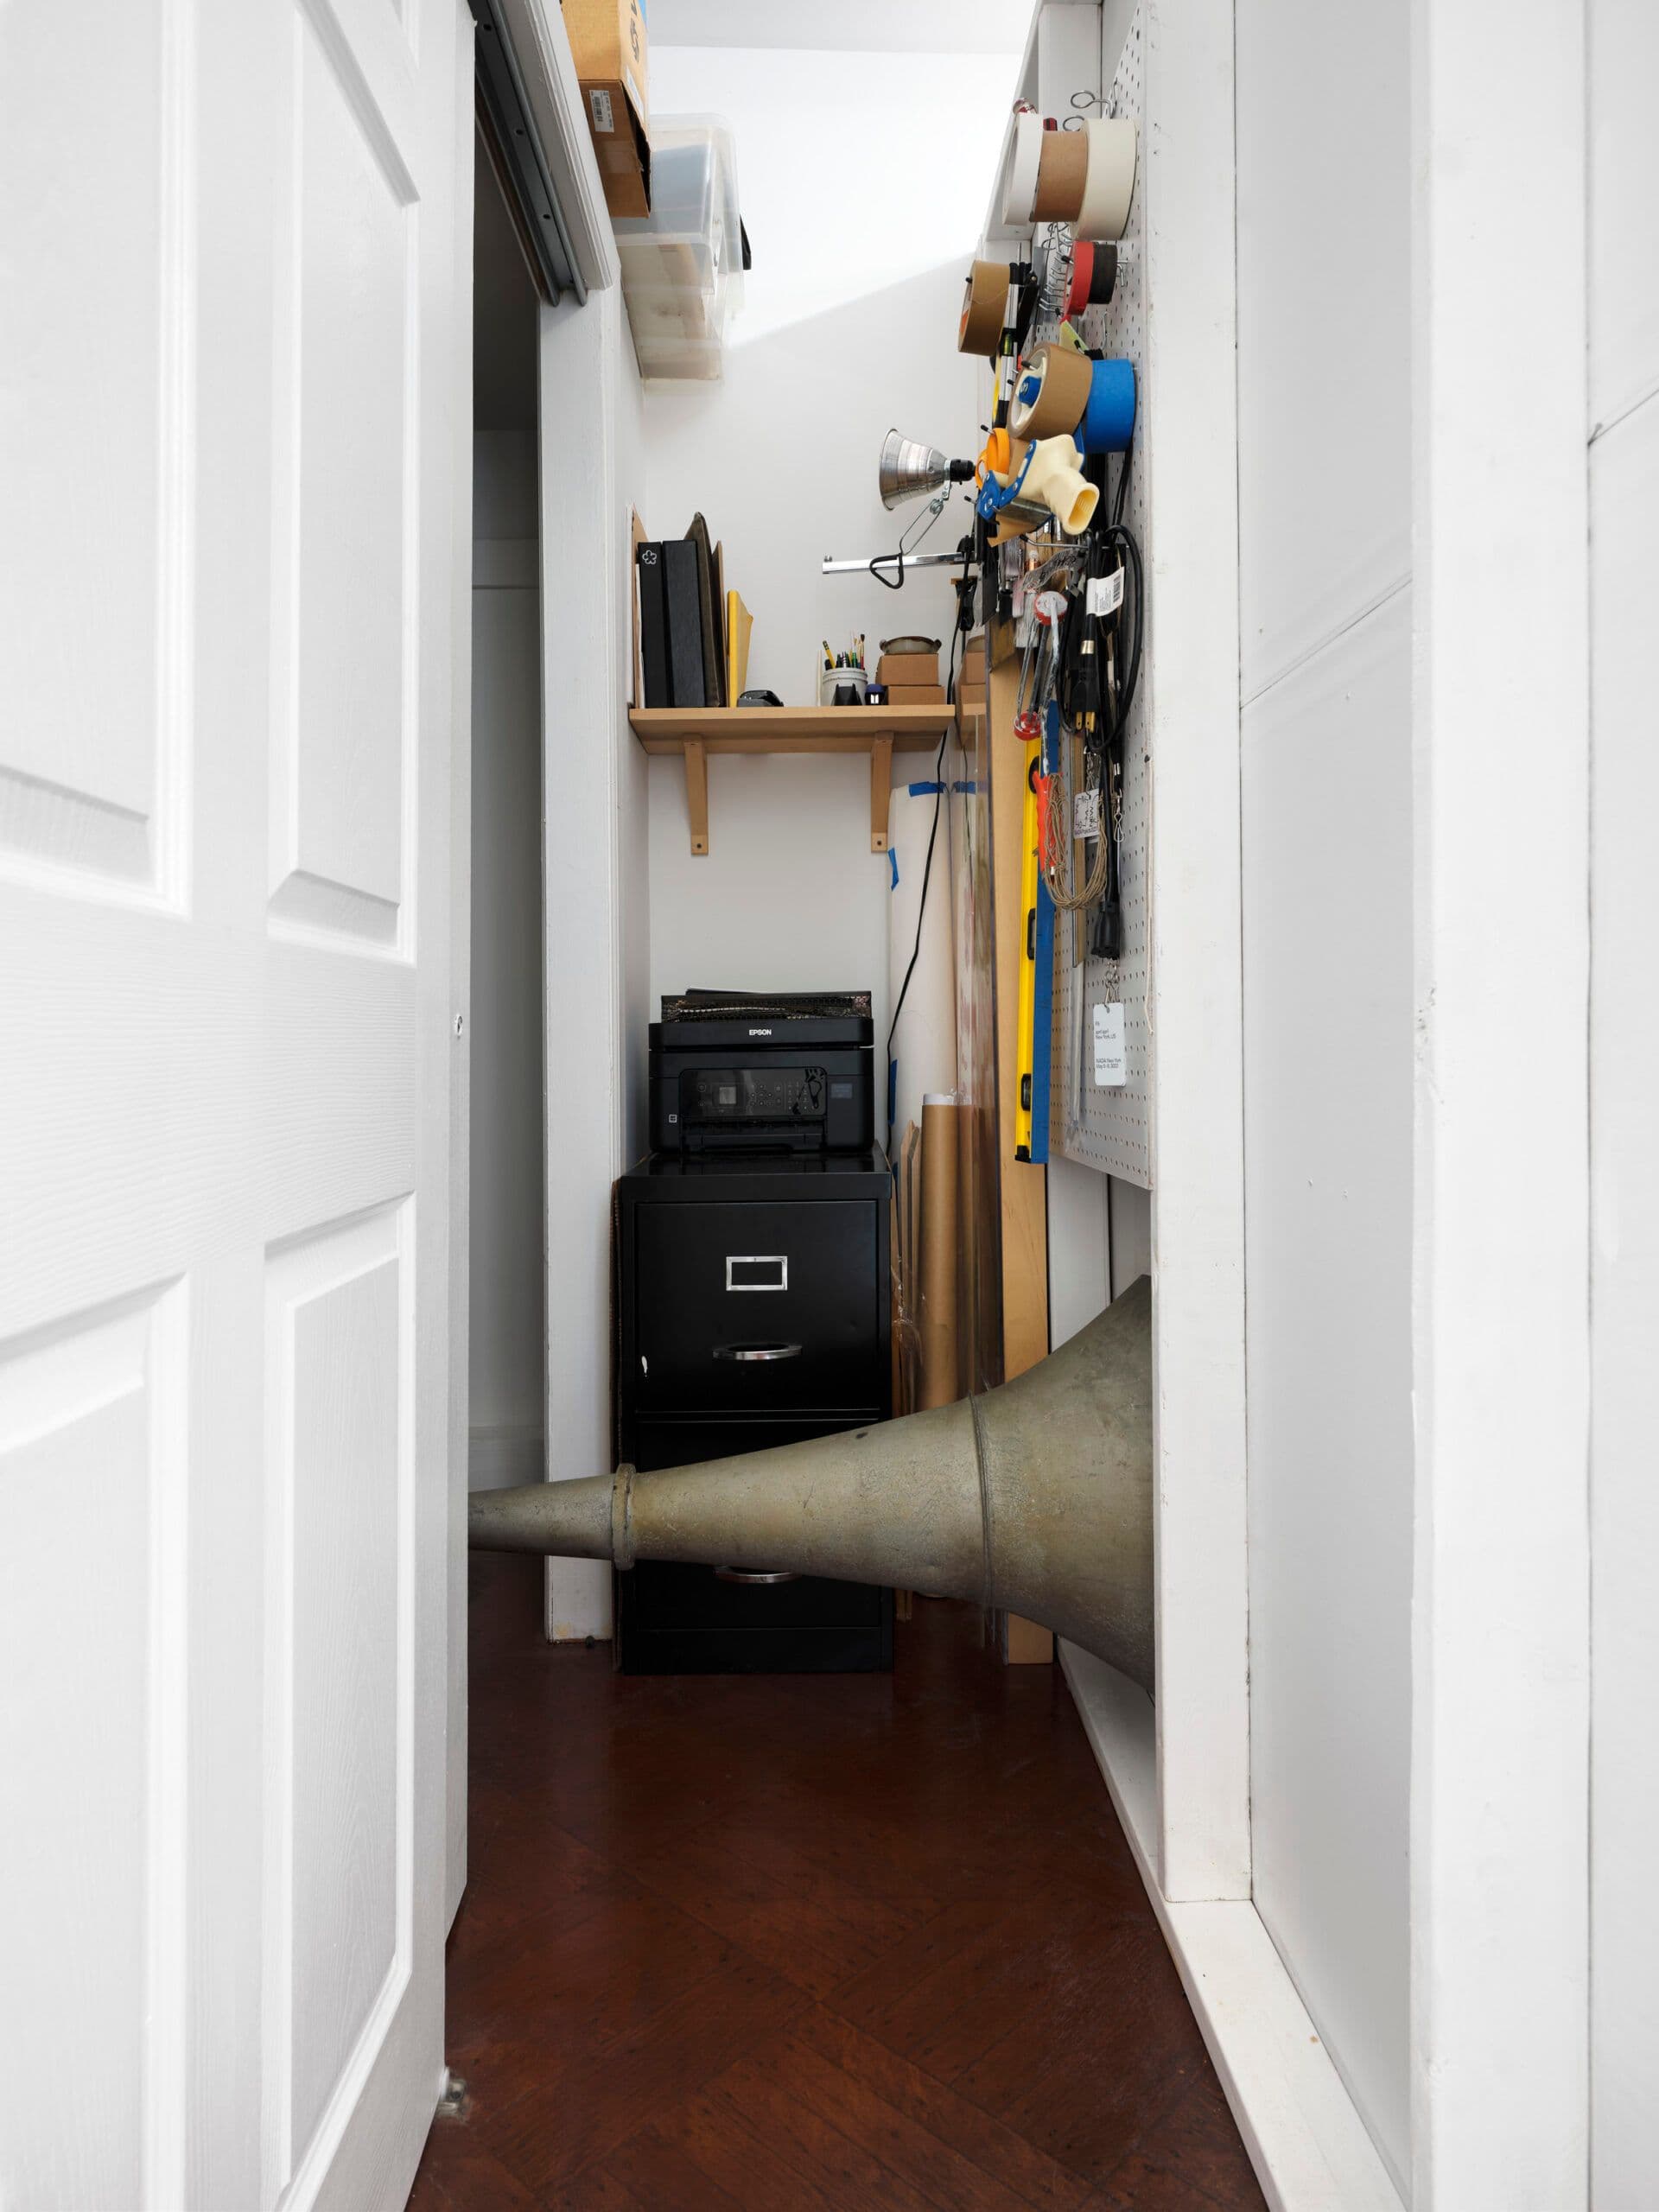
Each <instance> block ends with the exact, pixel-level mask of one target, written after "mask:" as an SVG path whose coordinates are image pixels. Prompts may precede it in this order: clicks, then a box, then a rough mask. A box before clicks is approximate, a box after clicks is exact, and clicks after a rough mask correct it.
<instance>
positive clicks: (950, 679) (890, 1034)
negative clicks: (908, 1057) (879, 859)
mask: <svg viewBox="0 0 1659 2212" xmlns="http://www.w3.org/2000/svg"><path fill="white" fill-rule="evenodd" d="M969 606H971V601H969V600H968V599H967V598H966V597H964V596H963V595H962V594H960V593H958V596H957V620H956V621H955V622H954V623H952V625H951V626H950V658H949V659H948V660H947V661H946V663H945V671H944V698H945V704H946V705H947V706H953V705H954V704H955V703H956V696H957V640H958V639H960V637H961V636H962V610H963V607H969ZM949 742H950V725H949V724H948V723H947V724H946V726H945V727H944V729H942V730H941V731H940V732H939V749H938V753H935V754H934V756H933V826H932V828H931V829H930V830H929V831H928V833H927V858H926V860H925V861H924V862H923V864H922V895H921V898H920V899H918V902H917V906H916V942H915V944H913V945H912V947H911V949H910V965H909V966H908V967H907V968H906V970H905V980H904V982H902V983H900V985H899V998H898V1002H897V1004H896V1005H895V1006H894V1007H893V1019H892V1020H891V1021H890V1022H889V1023H888V1024H887V1161H888V1165H889V1166H891V1165H892V1161H893V1065H894V1063H893V1039H894V1038H895V1037H896V1036H897V1035H898V1033H899V1015H900V1014H902V1013H903V1012H904V1010H905V999H906V994H907V993H908V991H909V989H910V979H911V977H912V976H913V975H914V974H915V973H916V963H917V962H918V960H919V959H920V957H921V954H922V924H923V922H924V920H925V918H926V915H927V887H928V884H929V882H930V880H931V877H932V874H933V848H934V846H935V845H936V844H937V843H938V836H939V810H940V808H941V806H942V805H943V804H944V748H945V747H946V745H947V744H948V743H949Z"/></svg>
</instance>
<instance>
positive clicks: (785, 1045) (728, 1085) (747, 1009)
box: [650, 991, 875, 1153]
mask: <svg viewBox="0 0 1659 2212" xmlns="http://www.w3.org/2000/svg"><path fill="white" fill-rule="evenodd" d="M874 1065H875V1029H874V1021H873V1020H872V1018H871V1014H870V995H869V993H868V991H800V992H797V991H786V992H779V993H761V992H752V991H682V992H680V993H678V994H677V995H675V996H673V997H666V998H664V1001H663V1018H662V1020H660V1021H653V1022H652V1025H651V1057H650V1081H651V1145H652V1151H653V1152H658V1153H696V1152H868V1151H869V1149H870V1147H872V1146H873V1145H874V1142H875V1090H874Z"/></svg>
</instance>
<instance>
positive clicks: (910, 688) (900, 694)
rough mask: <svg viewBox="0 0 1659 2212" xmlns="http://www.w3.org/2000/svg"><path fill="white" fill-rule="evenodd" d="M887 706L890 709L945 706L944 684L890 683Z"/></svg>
mask: <svg viewBox="0 0 1659 2212" xmlns="http://www.w3.org/2000/svg"><path fill="white" fill-rule="evenodd" d="M887 704H888V705H889V706H890V707H942V706H943V705H944V684H943V683H889V684H888V686H887Z"/></svg>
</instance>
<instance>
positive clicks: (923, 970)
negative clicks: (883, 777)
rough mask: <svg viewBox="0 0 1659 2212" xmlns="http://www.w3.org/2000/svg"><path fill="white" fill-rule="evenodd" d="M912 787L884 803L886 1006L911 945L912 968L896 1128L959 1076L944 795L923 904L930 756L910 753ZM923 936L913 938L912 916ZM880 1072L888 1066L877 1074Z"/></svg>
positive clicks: (900, 1033)
mask: <svg viewBox="0 0 1659 2212" xmlns="http://www.w3.org/2000/svg"><path fill="white" fill-rule="evenodd" d="M906 760H907V763H908V766H909V772H910V777H911V778H912V779H913V780H914V785H915V788H912V783H911V782H910V781H909V780H907V781H906V782H905V783H901V784H895V785H894V786H893V796H892V798H891V800H890V801H889V804H888V813H887V849H888V852H889V854H890V855H891V858H890V860H889V862H888V873H889V876H890V887H891V896H890V897H889V899H888V900H887V991H888V995H887V1003H888V1005H889V1006H897V1005H898V1003H899V991H900V989H901V988H903V986H904V980H905V970H906V968H908V967H909V966H910V956H911V953H912V950H915V953H916V965H915V968H914V969H913V970H912V974H911V978H910V988H909V989H908V990H907V991H906V993H905V1003H904V1007H903V1008H902V1010H901V1011H900V1013H899V1027H898V1028H897V1029H896V1030H895V1032H894V1033H893V1127H894V1128H895V1129H902V1128H904V1126H905V1124H906V1122H919V1121H920V1120H921V1118H922V1100H923V1098H924V1097H925V1096H926V1094H927V1093H928V1092H929V1091H931V1090H947V1089H952V1088H954V1087H955V1084H956V1080H957V976H956V954H955V927H954V917H953V915H952V912H951V906H952V900H951V897H950V858H949V849H950V796H949V793H948V792H947V793H946V794H945V795H944V800H943V803H942V804H941V806H940V811H939V834H938V841H937V842H936V843H935V845H934V848H933V872H932V874H931V876H930V877H929V878H928V886H927V904H926V906H925V907H923V906H922V878H923V876H924V874H926V870H927V844H928V839H929V837H930V836H931V835H932V831H933V810H934V802H935V799H936V798H938V794H937V793H936V792H935V791H934V789H933V756H932V754H931V753H928V754H925V755H924V754H922V753H913V754H909V755H907V756H906ZM918 913H919V914H920V917H921V935H920V939H919V943H918V937H917V917H918ZM880 1073H881V1074H885V1073H886V1071H885V1070H882V1071H880Z"/></svg>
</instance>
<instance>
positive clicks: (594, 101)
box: [588, 85, 616, 137]
mask: <svg viewBox="0 0 1659 2212" xmlns="http://www.w3.org/2000/svg"><path fill="white" fill-rule="evenodd" d="M588 113H589V114H590V115H591V116H592V117H593V118H594V130H602V131H603V132H604V133H605V134H606V136H607V137H609V136H610V134H611V133H612V132H613V130H615V129H616V111H615V109H614V107H613V105H612V103H611V96H610V94H609V93H608V92H605V91H603V90H602V89H601V87H600V86H598V85H595V86H593V87H592V88H591V90H590V91H589V92H588Z"/></svg>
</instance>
